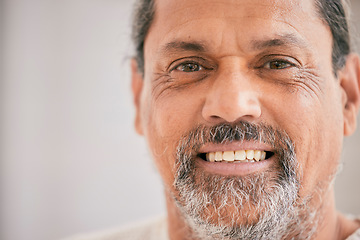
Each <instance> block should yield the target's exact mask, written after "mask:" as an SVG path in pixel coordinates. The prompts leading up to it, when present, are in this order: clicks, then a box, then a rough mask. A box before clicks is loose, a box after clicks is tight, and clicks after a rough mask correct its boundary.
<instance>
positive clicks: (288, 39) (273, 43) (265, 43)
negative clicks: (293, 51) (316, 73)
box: [251, 34, 309, 50]
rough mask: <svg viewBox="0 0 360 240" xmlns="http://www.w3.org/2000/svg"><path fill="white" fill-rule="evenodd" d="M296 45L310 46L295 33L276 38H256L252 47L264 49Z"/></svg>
mask: <svg viewBox="0 0 360 240" xmlns="http://www.w3.org/2000/svg"><path fill="white" fill-rule="evenodd" d="M281 46H294V47H298V48H309V44H308V43H307V42H305V40H303V39H301V38H298V37H297V36H295V34H285V35H278V36H277V37H275V38H272V39H267V40H254V41H252V43H251V49H253V50H263V49H266V48H272V47H281Z"/></svg>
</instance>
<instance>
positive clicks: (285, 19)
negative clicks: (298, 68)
mask: <svg viewBox="0 0 360 240" xmlns="http://www.w3.org/2000/svg"><path fill="white" fill-rule="evenodd" d="M319 27H320V29H319ZM329 33H330V31H329V29H328V27H327V26H326V25H325V24H324V23H323V22H322V21H321V20H320V18H319V17H318V14H317V10H316V8H315V4H314V2H313V0H181V1H179V0H156V1H155V18H154V20H153V23H152V25H151V27H150V30H149V33H148V36H147V38H146V40H145V56H146V55H147V54H148V52H149V51H156V50H158V49H157V48H158V47H159V48H161V47H163V46H164V45H166V44H167V43H169V42H173V41H188V40H197V41H201V42H203V43H205V44H206V45H208V46H211V47H212V48H220V47H221V46H223V45H224V42H225V43H226V45H227V46H228V47H230V46H232V47H236V48H241V47H244V46H246V43H247V41H248V40H259V39H262V38H269V39H271V38H274V37H275V36H279V35H292V36H296V35H297V36H298V38H303V40H305V41H309V42H313V45H316V44H319V43H318V42H319V41H318V39H319V37H321V38H322V39H324V38H326V37H327V38H328V40H331V35H330V34H329ZM149 45H150V46H151V47H149ZM319 46H320V45H319Z"/></svg>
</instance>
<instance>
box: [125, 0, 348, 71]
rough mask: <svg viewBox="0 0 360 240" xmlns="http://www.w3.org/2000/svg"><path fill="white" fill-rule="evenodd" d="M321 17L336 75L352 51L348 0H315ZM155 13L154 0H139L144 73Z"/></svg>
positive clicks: (135, 33)
mask: <svg viewBox="0 0 360 240" xmlns="http://www.w3.org/2000/svg"><path fill="white" fill-rule="evenodd" d="M315 4H316V6H317V8H318V13H319V16H320V18H321V19H322V20H323V21H324V22H325V23H326V24H327V25H328V26H329V27H330V30H331V33H332V36H333V50H332V64H333V71H334V74H335V76H336V73H337V71H338V70H340V69H342V68H343V67H344V65H345V62H346V57H347V55H348V54H349V53H350V52H351V43H350V31H349V19H348V14H347V13H348V11H347V9H348V8H347V6H348V4H347V3H346V0H315ZM154 14H155V4H154V0H137V1H136V4H135V9H134V15H133V25H132V39H133V42H134V45H135V59H136V61H137V64H138V71H139V72H140V73H142V74H144V65H145V62H144V42H145V38H146V35H147V33H148V31H149V28H150V26H151V23H152V21H153V18H154Z"/></svg>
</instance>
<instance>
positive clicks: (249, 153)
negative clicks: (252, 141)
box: [245, 150, 255, 160]
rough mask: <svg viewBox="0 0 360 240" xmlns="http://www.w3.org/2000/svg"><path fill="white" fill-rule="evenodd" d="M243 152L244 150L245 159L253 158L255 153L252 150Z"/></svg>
mask: <svg viewBox="0 0 360 240" xmlns="http://www.w3.org/2000/svg"><path fill="white" fill-rule="evenodd" d="M245 152H246V159H249V160H252V159H254V155H255V153H254V150H246V151H245Z"/></svg>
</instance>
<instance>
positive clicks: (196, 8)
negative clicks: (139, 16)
mask: <svg viewBox="0 0 360 240" xmlns="http://www.w3.org/2000/svg"><path fill="white" fill-rule="evenodd" d="M155 2H156V12H157V13H158V14H159V16H162V17H165V19H168V18H169V17H174V16H177V15H181V16H183V17H184V18H185V19H186V18H187V17H190V16H197V15H202V16H203V17H206V16H208V17H212V16H213V15H214V13H216V14H219V12H222V14H223V16H224V17H229V18H231V17H239V16H243V17H256V16H259V17H268V18H272V17H284V18H286V17H289V16H292V17H294V15H293V14H299V13H304V12H306V13H313V14H314V13H315V0H182V1H178V0H155ZM185 10H186V11H185ZM168 20H170V19H168Z"/></svg>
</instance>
